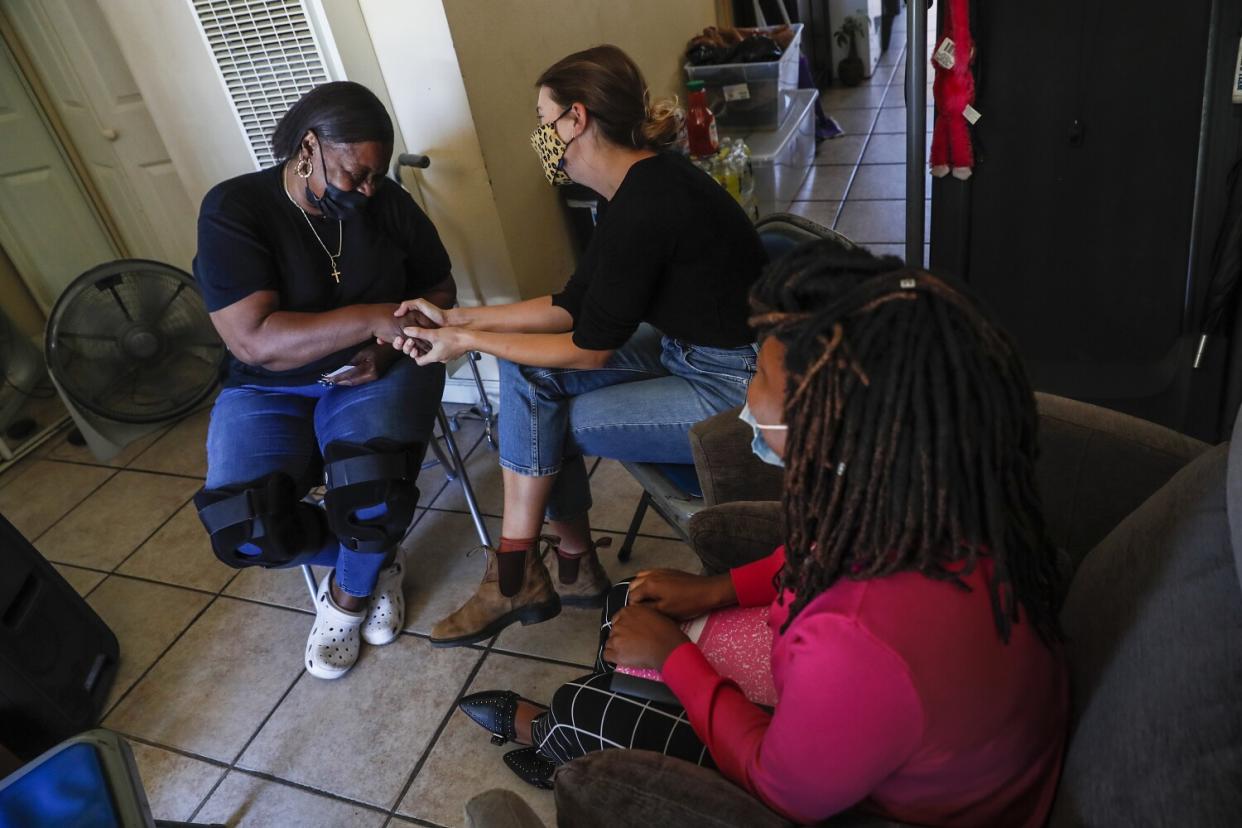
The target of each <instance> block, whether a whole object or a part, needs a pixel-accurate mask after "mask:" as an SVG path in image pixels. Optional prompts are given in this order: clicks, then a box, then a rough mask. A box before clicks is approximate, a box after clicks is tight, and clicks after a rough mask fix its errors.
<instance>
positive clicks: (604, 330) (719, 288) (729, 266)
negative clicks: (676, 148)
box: [552, 153, 767, 351]
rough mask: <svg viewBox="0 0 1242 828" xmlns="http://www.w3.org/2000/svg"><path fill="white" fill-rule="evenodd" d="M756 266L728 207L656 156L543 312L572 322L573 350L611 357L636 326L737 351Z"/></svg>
mask: <svg viewBox="0 0 1242 828" xmlns="http://www.w3.org/2000/svg"><path fill="white" fill-rule="evenodd" d="M766 263H767V254H766V253H765V252H764V249H763V245H762V243H761V242H760V241H759V236H758V234H757V233H756V232H755V228H754V225H752V224H751V223H750V219H748V218H747V217H746V213H745V211H743V210H742V208H741V207H739V206H738V204H737V202H736V201H734V200H733V197H732V196H730V195H729V194H728V192H726V191H725V189H724V188H723V187H721V186H720V185H719V184H717V183H716V182H715V181H714V180H712V178H711V176H709V175H707V174H706V173H705V172H703V171H702V170H700V169H699V168H697V167H695V166H694V165H693V164H691V163H690V161H688V160H687V159H685V158H683V157H682V156H680V155H677V154H676V153H660V154H658V155H656V156H654V157H651V158H645V159H643V160H642V161H639V162H638V163H636V164H634V165H633V166H632V167H630V170H629V172H628V173H626V176H625V180H624V181H622V182H621V186H620V187H619V188H618V189H617V192H616V193H615V194H614V195H613V197H612V200H611V201H610V202H609V203H608V205H607V209H606V210H604V211H603V212H602V213H601V215H600V219H599V224H598V225H597V226H596V228H595V233H594V234H593V235H592V236H591V242H590V244H589V245H588V246H587V249H586V252H585V253H584V254H583V256H582V260H581V261H580V262H579V263H578V269H577V270H576V271H574V275H573V276H572V277H570V279H569V282H568V283H567V284H566V285H565V288H564V289H563V290H562V291H561V292H560V293H558V294H556V295H554V296H553V297H552V303H553V304H554V305H558V306H560V307H562V308H564V309H565V310H567V311H569V313H570V315H571V316H573V318H574V344H575V345H577V346H578V347H579V348H585V349H588V350H597V351H605V350H610V349H612V348H617V347H620V346H621V345H623V344H624V343H625V341H626V340H627V339H629V338H630V335H631V334H633V333H634V330H635V329H636V328H637V327H638V326H639V324H640V323H642V322H647V323H650V324H651V325H653V326H655V327H656V328H658V329H659V330H660V331H661V332H663V333H664V334H665V335H667V336H671V337H673V338H674V339H679V340H681V341H682V342H685V343H687V344H691V345H707V346H711V347H716V348H735V347H741V346H742V345H746V344H747V343H749V342H753V341H754V334H753V333H752V332H751V330H750V327H749V326H748V325H747V324H746V319H747V316H748V315H749V306H748V303H747V295H748V293H749V291H750V287H751V285H752V284H753V283H754V281H755V280H756V279H757V278H759V275H760V273H761V272H762V270H763V267H764V265H765V264H766Z"/></svg>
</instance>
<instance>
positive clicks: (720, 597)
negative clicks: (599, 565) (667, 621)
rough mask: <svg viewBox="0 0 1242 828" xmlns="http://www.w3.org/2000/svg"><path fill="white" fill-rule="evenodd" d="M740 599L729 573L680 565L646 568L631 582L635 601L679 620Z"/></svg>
mask: <svg viewBox="0 0 1242 828" xmlns="http://www.w3.org/2000/svg"><path fill="white" fill-rule="evenodd" d="M736 603H737V594H736V593H735V592H734V591H733V580H732V579H731V578H730V577H729V575H728V573H726V574H724V575H691V574H690V573H689V572H679V571H678V570H676V569H644V570H643V571H642V572H639V573H638V575H636V576H635V577H634V580H633V581H632V582H631V583H630V604H631V605H634V604H638V605H641V606H646V607H651V608H652V609H655V610H658V611H660V612H661V613H663V614H664V615H667V616H668V617H669V618H676V619H679V620H685V619H688V618H697V617H698V616H700V615H702V614H703V613H705V612H710V611H711V610H714V609H720V608H721V607H728V606H732V605H734V604H736Z"/></svg>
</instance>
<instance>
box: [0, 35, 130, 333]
mask: <svg viewBox="0 0 1242 828" xmlns="http://www.w3.org/2000/svg"><path fill="white" fill-rule="evenodd" d="M0 246H3V247H4V250H5V252H7V253H8V254H9V257H10V258H11V259H12V260H13V264H14V265H15V266H16V267H17V270H18V272H19V273H20V274H21V275H22V278H23V280H24V281H25V283H26V285H27V287H29V288H30V292H31V293H32V294H33V295H34V298H35V301H36V302H38V303H39V306H40V307H41V308H42V309H43V312H44V313H45V314H46V313H48V312H49V311H50V310H51V308H52V305H53V304H54V303H55V302H56V298H57V297H58V296H60V294H61V291H63V290H64V289H65V287H66V286H67V285H68V284H69V283H70V282H71V281H73V279H74V277H76V276H77V275H78V274H80V273H83V272H85V271H87V270H89V269H90V268H92V267H94V266H95V265H97V264H100V263H101V262H107V261H110V260H112V259H115V258H116V251H115V250H114V249H113V247H112V243H111V241H110V240H109V238H108V235H107V234H106V233H105V232H104V229H103V228H102V227H101V226H100V224H99V221H98V219H97V218H96V216H95V212H94V210H93V209H91V206H90V204H89V202H87V200H86V196H85V195H84V194H83V193H82V191H81V189H80V188H79V186H78V182H77V179H76V178H75V177H74V175H73V173H72V172H71V171H70V169H69V164H68V162H66V161H65V159H64V157H63V156H62V155H61V153H60V149H59V146H58V145H57V143H56V141H55V139H54V138H53V137H52V133H51V132H50V131H49V130H48V128H47V126H46V125H44V123H43V120H42V118H41V116H40V113H39V110H38V109H37V108H36V107H35V105H34V103H33V102H32V101H31V99H30V96H29V93H28V92H27V91H26V87H25V86H24V85H23V84H22V80H21V76H20V75H19V74H18V69H17V65H16V64H15V63H14V62H13V57H12V55H11V54H9V50H8V49H7V48H5V47H4V44H3V43H2V42H0Z"/></svg>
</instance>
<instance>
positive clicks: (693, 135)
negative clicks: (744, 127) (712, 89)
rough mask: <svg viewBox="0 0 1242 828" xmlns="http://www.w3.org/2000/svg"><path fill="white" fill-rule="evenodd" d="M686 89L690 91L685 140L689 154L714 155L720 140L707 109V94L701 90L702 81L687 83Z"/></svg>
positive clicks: (713, 118)
mask: <svg viewBox="0 0 1242 828" xmlns="http://www.w3.org/2000/svg"><path fill="white" fill-rule="evenodd" d="M686 89H688V90H690V95H689V109H688V111H687V112H686V139H687V140H688V141H689V143H690V154H691V155H695V156H704V155H715V154H716V150H717V149H718V148H719V147H720V139H719V138H718V137H717V135H716V116H715V115H713V114H712V111H711V110H710V109H708V108H707V92H705V91H704V90H703V81H701V80H692V81H689V82H687V83H686Z"/></svg>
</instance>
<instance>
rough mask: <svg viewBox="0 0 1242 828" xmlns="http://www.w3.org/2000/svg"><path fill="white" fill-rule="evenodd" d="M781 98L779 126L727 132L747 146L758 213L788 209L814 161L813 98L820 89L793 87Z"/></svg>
mask: <svg viewBox="0 0 1242 828" xmlns="http://www.w3.org/2000/svg"><path fill="white" fill-rule="evenodd" d="M780 97H782V98H783V99H784V101H783V102H782V107H783V108H784V109H786V110H787V112H788V115H786V117H785V121H784V122H783V123H782V124H781V127H780V129H778V130H776V131H774V132H769V131H762V130H761V131H757V132H749V133H742V132H740V131H738V130H729V135H731V136H734V137H739V136H740V137H741V138H742V140H744V141H745V142H746V145H747V146H748V147H750V167H751V172H752V174H753V175H754V179H755V201H756V203H757V207H758V210H759V215H760V216H765V215H767V214H769V213H779V212H783V211H785V210H786V209H788V207H789V202H790V201H792V200H793V197H794V196H795V195H797V194H798V190H800V189H801V188H802V182H803V181H804V180H805V179H806V174H807V171H808V170H810V169H811V165H812V164H813V163H815V99H816V98H818V97H819V92H817V91H816V90H814V89H795V90H793V91H784V92H781V93H780Z"/></svg>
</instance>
